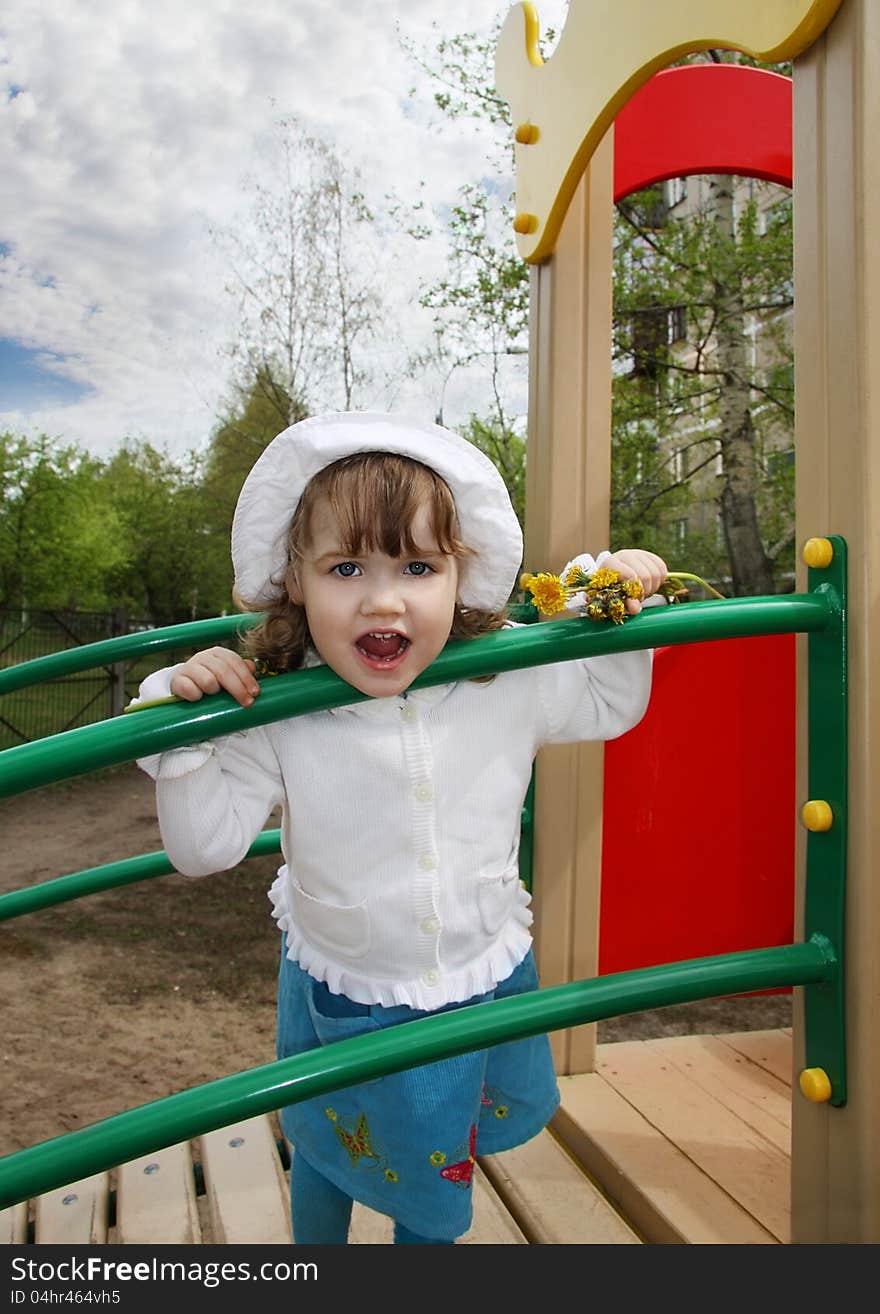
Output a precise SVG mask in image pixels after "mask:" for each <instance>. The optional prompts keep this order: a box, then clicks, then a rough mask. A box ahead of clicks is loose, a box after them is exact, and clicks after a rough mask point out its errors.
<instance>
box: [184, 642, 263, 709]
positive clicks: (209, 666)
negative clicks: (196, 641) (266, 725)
mask: <svg viewBox="0 0 880 1314" xmlns="http://www.w3.org/2000/svg"><path fill="white" fill-rule="evenodd" d="M254 670H255V664H254V662H253V661H251V659H250V658H249V657H240V656H239V655H238V653H237V652H232V651H231V650H230V649H229V648H206V649H205V650H204V652H197V653H196V655H195V656H194V657H190V659H189V661H188V662H184V664H183V666H181V668H180V670H179V671H177V672H176V673H175V674H174V675H173V676H172V678H171V692H172V693H173V694H176V695H177V697H178V698H185V699H186V701H187V702H188V703H195V702H198V700H199V699H200V698H201V697H202V695H203V694H213V693H219V692H220V690H221V689H225V690H226V692H227V693H230V694H232V696H233V698H234V699H235V700H236V702H239V703H241V705H242V707H250V705H251V703H252V702H253V701H254V699H255V698H256V696H257V694H258V693H259V692H260V686H259V684H258V683H257V681H256V679H255V678H254Z"/></svg>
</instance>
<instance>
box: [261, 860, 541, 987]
mask: <svg viewBox="0 0 880 1314" xmlns="http://www.w3.org/2000/svg"><path fill="white" fill-rule="evenodd" d="M522 894H523V902H522V903H519V904H518V905H517V907H516V908H515V909H514V911H513V913H512V915H511V917H510V920H509V921H508V923H507V925H506V926H505V927H504V930H503V931H502V933H501V934H500V935H499V937H498V939H496V940H495V942H494V943H493V944H491V945H490V946H489V948H488V949H487V950H486V952H485V953H484V954H482V955H481V957H479V958H478V959H476V960H475V961H474V962H473V963H469V964H468V965H467V966H466V967H462V968H459V969H457V970H456V971H450V972H444V973H443V981H442V986H433V987H428V986H426V985H425V984H424V983H423V982H422V981H421V979H420V978H419V977H416V978H414V979H413V980H409V981H394V982H390V981H386V982H383V981H376V980H373V979H370V978H367V977H361V976H356V975H354V974H353V973H352V972H351V971H349V970H348V969H347V968H344V967H341V966H340V965H339V964H338V963H334V962H333V961H332V959H329V958H327V957H326V955H325V954H324V953H323V951H322V950H320V949H316V948H315V947H314V945H311V944H309V943H308V941H307V940H305V939H304V938H303V936H302V934H301V932H300V931H299V929H298V927H297V926H296V923H295V922H294V920H293V915H292V913H291V910H290V905H289V902H288V898H287V868H286V867H281V868H279V871H278V875H277V876H276V878H275V880H274V881H273V882H272V885H271V886H270V887H269V900H270V902H271V904H272V917H273V918H274V919H275V921H276V923H277V925H278V928H279V930H281V931H283V932H284V933H285V935H286V937H287V939H286V943H287V957H288V958H289V959H290V960H291V962H294V963H299V965H300V967H301V968H302V969H303V971H305V972H308V973H309V975H310V976H313V977H314V978H315V980H316V981H323V982H325V983H326V985H327V988H328V990H330V991H331V992H332V993H333V994H335V995H345V996H346V998H348V999H353V1000H354V1001H355V1003H358V1004H381V1005H382V1006H383V1007H384V1008H393V1007H394V1006H395V1005H396V1004H405V1005H406V1006H407V1007H408V1008H414V1009H418V1010H420V1011H424V1012H434V1011H435V1010H436V1009H438V1008H443V1007H445V1005H446V1004H458V1003H463V1002H464V1001H465V1000H467V999H472V998H473V997H474V995H483V994H486V993H487V992H488V991H490V990H494V988H495V986H496V985H497V984H498V982H499V981H506V980H507V978H508V977H509V976H510V974H511V972H513V971H514V970H515V969H516V968H517V967H519V965H520V963H521V962H522V961H523V959H524V958H525V956H526V954H527V953H528V952H529V950H530V949H531V947H532V936H531V932H530V931H529V927H530V926H531V924H532V920H533V919H532V913H531V911H530V909H529V906H528V905H529V903H530V902H531V895H529V894H528V893H527V892H526V891H525V890H523V891H522Z"/></svg>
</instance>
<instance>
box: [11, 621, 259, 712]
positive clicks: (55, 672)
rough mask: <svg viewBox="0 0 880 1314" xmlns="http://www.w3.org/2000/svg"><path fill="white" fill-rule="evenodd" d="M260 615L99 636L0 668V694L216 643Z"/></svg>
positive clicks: (253, 622) (234, 635)
mask: <svg viewBox="0 0 880 1314" xmlns="http://www.w3.org/2000/svg"><path fill="white" fill-rule="evenodd" d="M261 619H262V615H261V613H260V612H244V613H242V614H238V613H235V614H234V615H232V616H212V617H211V618H210V619H208V620H200V621H185V622H184V623H183V624H181V625H166V626H164V627H163V628H161V629H157V630H138V631H137V632H136V633H135V634H117V635H115V636H114V638H112V639H99V640H98V642H97V643H84V644H81V645H80V646H79V647H77V648H65V649H64V651H63V652H50V653H47V654H46V655H45V656H44V657H34V658H33V659H32V660H31V661H29V662H18V663H17V664H16V665H15V666H8V667H6V669H5V670H2V671H0V694H7V693H14V692H15V690H17V689H27V688H28V687H29V686H30V685H32V684H42V683H43V682H44V681H45V680H60V679H61V678H62V677H63V676H65V675H74V674H75V673H76V672H77V671H90V670H92V668H93V667H95V666H111V665H112V664H113V663H114V662H121V661H126V660H127V659H128V658H129V657H143V656H145V654H147V653H151V652H165V651H166V650H167V649H169V648H192V647H195V648H200V647H201V646H202V644H205V643H217V642H218V641H219V640H220V639H234V638H236V637H237V635H239V634H240V633H241V631H242V630H247V629H250V627H251V626H252V625H256V623H257V621H259V620H261Z"/></svg>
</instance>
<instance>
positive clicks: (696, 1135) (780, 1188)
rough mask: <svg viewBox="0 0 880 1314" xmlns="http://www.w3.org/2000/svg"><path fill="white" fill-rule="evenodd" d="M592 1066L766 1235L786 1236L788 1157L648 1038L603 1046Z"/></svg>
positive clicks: (788, 1185) (787, 1225)
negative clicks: (735, 1202)
mask: <svg viewBox="0 0 880 1314" xmlns="http://www.w3.org/2000/svg"><path fill="white" fill-rule="evenodd" d="M665 1043H666V1044H669V1043H671V1042H665ZM597 1071H598V1073H599V1074H600V1075H601V1076H602V1077H603V1078H604V1080H605V1081H606V1082H607V1083H608V1084H609V1085H610V1086H612V1087H613V1088H614V1089H615V1090H616V1091H617V1092H618V1093H619V1094H620V1095H622V1096H623V1098H624V1099H626V1100H627V1101H628V1102H629V1103H630V1104H631V1105H632V1106H633V1108H635V1109H637V1110H638V1111H639V1112H640V1113H641V1114H642V1116H643V1117H644V1118H645V1119H646V1120H647V1121H648V1122H649V1123H651V1125H652V1126H653V1127H656V1128H657V1130H658V1131H659V1132H661V1133H662V1134H663V1135H664V1136H665V1137H666V1138H667V1139H668V1140H670V1141H672V1142H673V1144H675V1145H676V1146H677V1147H678V1148H679V1150H681V1151H682V1152H683V1153H684V1154H686V1155H687V1156H688V1158H689V1159H691V1160H692V1162H693V1163H694V1164H696V1165H697V1167H699V1168H701V1169H702V1170H703V1172H705V1173H706V1174H707V1175H708V1176H709V1177H711V1178H712V1180H713V1181H715V1182H717V1183H718V1185H719V1186H721V1187H722V1189H723V1190H725V1191H726V1192H727V1193H728V1195H730V1196H731V1197H732V1198H733V1199H734V1200H736V1201H738V1202H739V1204H740V1205H742V1207H743V1208H744V1209H745V1210H746V1211H747V1212H748V1213H749V1214H751V1215H752V1217H753V1218H755V1219H757V1220H758V1221H759V1222H760V1223H761V1225H762V1226H763V1227H765V1228H766V1229H767V1231H768V1232H770V1233H771V1234H772V1235H773V1236H775V1237H776V1238H777V1239H778V1240H780V1241H787V1240H788V1239H789V1236H790V1228H791V1216H790V1203H789V1190H790V1181H791V1165H790V1161H789V1157H788V1155H787V1154H785V1153H783V1152H782V1151H781V1150H779V1149H777V1148H776V1146H775V1145H773V1144H772V1143H771V1142H770V1141H769V1140H767V1138H766V1137H765V1136H763V1135H761V1134H760V1133H759V1132H756V1131H755V1130H754V1128H753V1127H751V1126H750V1125H749V1124H748V1123H745V1122H743V1120H742V1118H740V1117H739V1116H737V1114H735V1113H733V1112H731V1110H730V1109H729V1108H727V1107H726V1106H725V1104H724V1103H722V1102H721V1100H719V1099H718V1098H717V1097H715V1096H713V1095H711V1094H710V1093H709V1092H708V1091H707V1090H704V1089H702V1088H701V1087H700V1086H699V1085H697V1084H696V1083H695V1081H694V1080H693V1079H692V1074H690V1075H685V1073H684V1072H682V1071H681V1069H680V1068H678V1067H676V1066H675V1065H674V1064H673V1063H672V1062H670V1061H669V1060H668V1059H666V1058H665V1057H664V1052H663V1051H661V1050H660V1049H658V1048H657V1047H656V1045H655V1044H654V1042H650V1041H648V1042H645V1041H640V1040H632V1041H623V1042H621V1043H620V1044H616V1045H609V1046H608V1047H607V1049H606V1050H605V1052H604V1054H603V1055H602V1056H601V1057H600V1059H599V1062H598V1064H597Z"/></svg>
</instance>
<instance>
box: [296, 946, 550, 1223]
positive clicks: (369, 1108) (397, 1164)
mask: <svg viewBox="0 0 880 1314" xmlns="http://www.w3.org/2000/svg"><path fill="white" fill-rule="evenodd" d="M537 986H538V977H537V972H536V971H535V963H534V958H533V956H532V954H531V953H529V954H528V955H527V957H526V958H525V959H524V960H523V962H522V963H521V964H520V965H519V967H517V968H516V970H515V971H514V972H513V973H511V975H510V976H509V977H508V978H507V980H506V981H502V982H500V983H499V985H497V986H496V987H495V989H494V990H491V991H489V992H488V993H487V994H484V995H475V996H474V998H473V999H468V1000H467V1001H466V1002H465V1003H461V1004H450V1005H448V1006H447V1008H445V1009H441V1010H439V1011H441V1012H448V1011H451V1010H452V1009H456V1008H464V1007H465V1006H466V1005H469V1004H479V1003H483V1002H484V1001H485V1000H489V999H505V998H508V997H510V996H512V995H518V994H523V993H524V992H526V991H529V990H535V989H537ZM427 1016H429V1015H428V1014H427V1013H424V1012H420V1011H418V1010H416V1009H412V1008H408V1007H406V1006H405V1005H398V1006H396V1007H392V1008H386V1007H384V1006H383V1005H381V1004H373V1005H369V1004H358V1003H355V1002H353V1001H352V1000H349V999H347V998H345V997H344V996H342V995H334V994H331V993H330V991H329V990H328V989H327V987H326V985H325V984H324V983H323V982H319V981H316V980H315V979H314V978H313V977H311V976H309V975H308V973H307V972H304V971H303V970H302V968H300V967H299V965H298V964H297V963H294V962H291V960H290V959H289V958H288V957H287V952H286V944H285V942H284V937H283V936H282V953H281V969H280V973H279V981H278V1038H277V1052H278V1057H279V1058H289V1057H291V1055H294V1054H302V1053H305V1052H306V1051H308V1050H311V1049H317V1048H318V1047H320V1046H322V1045H329V1044H332V1043H333V1042H334V1041H337V1040H345V1039H348V1038H350V1037H352V1036H360V1035H366V1034H368V1033H370V1032H375V1031H380V1030H382V1029H384V1028H385V1027H392V1026H398V1025H399V1024H400V1023H401V1022H409V1021H412V1020H414V1019H416V1018H420V1017H427ZM558 1104H559V1088H558V1086H557V1083H556V1074H555V1071H554V1067H553V1061H552V1058H551V1054H550V1045H549V1043H548V1040H547V1037H546V1036H532V1037H529V1038H528V1039H526V1040H514V1041H509V1042H507V1043H505V1044H503V1045H496V1046H494V1047H493V1048H491V1049H485V1050H479V1051H477V1052H476V1053H473V1054H462V1055H460V1056H459V1057H457V1058H450V1059H442V1060H440V1061H439V1062H436V1063H428V1064H425V1065H423V1066H422V1067H418V1068H412V1069H411V1070H410V1071H408V1072H397V1073H392V1074H390V1075H389V1076H387V1077H380V1078H377V1079H376V1080H374V1081H367V1082H362V1083H361V1084H360V1085H357V1086H351V1087H349V1088H348V1089H347V1090H341V1091H336V1092H334V1093H333V1094H330V1095H322V1096H319V1097H317V1098H315V1099H311V1100H303V1101H301V1102H300V1103H299V1104H290V1105H288V1106H286V1107H285V1108H283V1109H282V1110H281V1126H282V1128H283V1131H284V1134H285V1136H286V1137H287V1139H288V1140H289V1141H290V1143H291V1144H292V1145H293V1147H294V1150H295V1152H296V1153H297V1154H301V1155H302V1156H303V1158H305V1159H306V1160H307V1161H308V1162H309V1163H310V1164H311V1165H312V1167H313V1168H315V1169H317V1171H318V1172H320V1173H322V1174H323V1175H324V1176H325V1177H326V1178H328V1179H329V1180H330V1181H331V1182H333V1183H334V1185H335V1186H337V1187H339V1189H340V1190H342V1191H344V1192H345V1193H346V1194H347V1195H349V1196H351V1197H352V1199H354V1200H359V1201H360V1202H361V1203H362V1204H365V1205H368V1206H369V1207H370V1208H371V1209H375V1210H377V1211H378V1212H379V1213H383V1214H388V1215H390V1217H391V1218H393V1219H395V1220H396V1221H397V1222H400V1223H403V1225H404V1226H405V1227H408V1228H409V1229H410V1230H411V1231H413V1232H418V1233H419V1234H421V1235H422V1236H428V1237H432V1238H436V1239H438V1240H453V1239H454V1238H455V1237H458V1236H461V1235H462V1233H463V1232H466V1231H467V1230H468V1228H469V1227H470V1224H471V1218H472V1214H473V1177H474V1162H475V1157H476V1155H478V1154H495V1153H497V1152H498V1151H500V1150H509V1149H511V1148H512V1147H513V1146H515V1145H521V1144H522V1143H523V1142H524V1141H527V1140H529V1139H530V1138H531V1137H532V1136H536V1135H537V1134H538V1132H539V1131H541V1129H542V1128H543V1127H545V1126H546V1125H547V1123H548V1122H549V1121H550V1119H551V1118H552V1116H553V1114H554V1112H555V1111H556V1108H557V1106H558Z"/></svg>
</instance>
